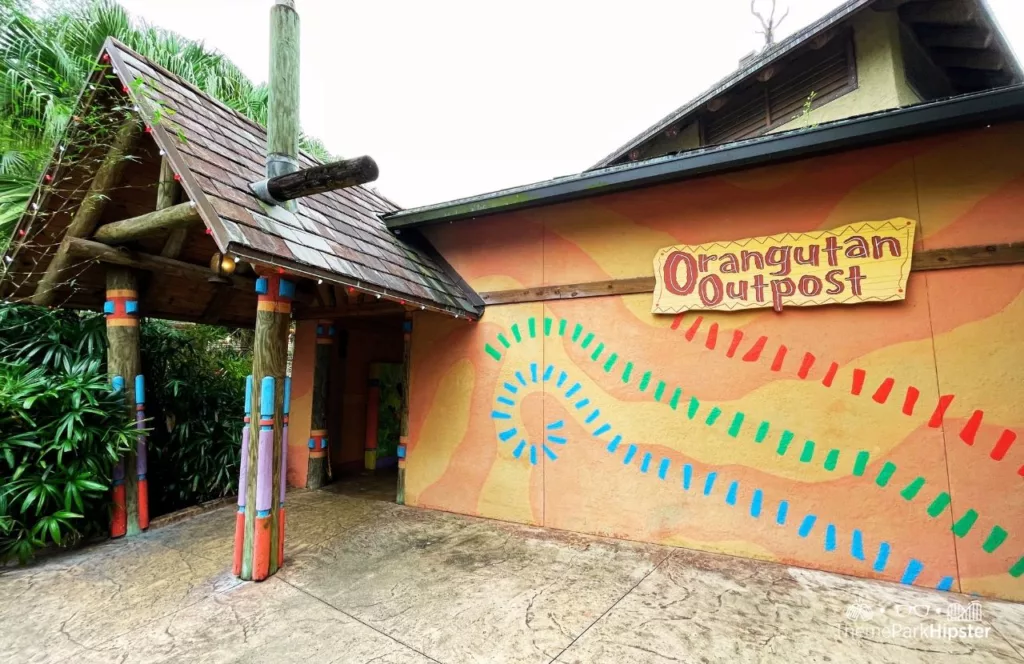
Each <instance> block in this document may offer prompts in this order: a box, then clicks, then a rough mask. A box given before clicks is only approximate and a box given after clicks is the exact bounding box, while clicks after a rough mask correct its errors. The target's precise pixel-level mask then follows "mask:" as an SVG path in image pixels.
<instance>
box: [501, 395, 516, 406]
mask: <svg viewBox="0 0 1024 664" xmlns="http://www.w3.org/2000/svg"><path fill="white" fill-rule="evenodd" d="M498 403H503V404H505V405H506V406H514V405H516V402H515V401H512V400H511V399H509V398H508V397H498Z"/></svg>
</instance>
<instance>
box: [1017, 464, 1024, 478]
mask: <svg viewBox="0 0 1024 664" xmlns="http://www.w3.org/2000/svg"><path fill="white" fill-rule="evenodd" d="M1017 474H1018V475H1020V476H1021V477H1024V466H1021V467H1020V468H1018V469H1017Z"/></svg>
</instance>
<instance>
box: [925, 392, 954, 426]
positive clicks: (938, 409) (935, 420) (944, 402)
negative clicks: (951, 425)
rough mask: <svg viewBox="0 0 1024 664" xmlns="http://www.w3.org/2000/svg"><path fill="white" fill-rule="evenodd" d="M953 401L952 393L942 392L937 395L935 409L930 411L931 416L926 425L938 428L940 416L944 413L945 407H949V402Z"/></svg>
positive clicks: (940, 422)
mask: <svg viewBox="0 0 1024 664" xmlns="http://www.w3.org/2000/svg"><path fill="white" fill-rule="evenodd" d="M951 403H953V395H952V394H943V395H942V396H941V397H939V404H938V405H937V406H935V410H934V411H933V412H932V418H931V419H930V420H928V426H930V427H931V428H933V429H938V428H939V427H940V426H941V425H942V418H943V417H944V416H945V415H946V409H947V408H949V404H951Z"/></svg>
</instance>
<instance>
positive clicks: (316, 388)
mask: <svg viewBox="0 0 1024 664" xmlns="http://www.w3.org/2000/svg"><path fill="white" fill-rule="evenodd" d="M333 352H334V326H333V325H331V321H327V320H320V321H317V323H316V362H315V364H314V365H313V413H312V418H311V425H312V426H311V431H310V432H309V465H308V466H307V469H306V470H307V472H306V488H307V489H319V488H320V487H322V486H323V485H324V484H326V483H327V479H328V474H329V473H328V467H329V463H330V461H329V456H328V455H329V454H330V452H329V450H330V446H329V444H328V441H327V398H328V394H329V392H330V378H331V356H332V354H333Z"/></svg>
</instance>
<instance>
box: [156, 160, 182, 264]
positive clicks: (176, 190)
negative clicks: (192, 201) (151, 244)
mask: <svg viewBox="0 0 1024 664" xmlns="http://www.w3.org/2000/svg"><path fill="white" fill-rule="evenodd" d="M180 198H181V185H180V184H179V183H178V181H177V180H175V179H174V166H172V165H171V162H170V160H169V159H168V158H167V156H166V155H165V156H164V157H163V159H162V160H161V161H160V182H159V184H157V188H156V209H157V210H163V209H164V208H169V207H171V206H172V205H175V204H177V202H178V200H179V199H180ZM187 238H188V228H175V229H174V230H172V231H171V233H170V235H168V236H167V239H166V240H164V248H163V249H161V250H160V255H161V256H163V257H164V258H177V257H178V256H180V255H181V250H182V249H184V248H185V240H186V239H187Z"/></svg>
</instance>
